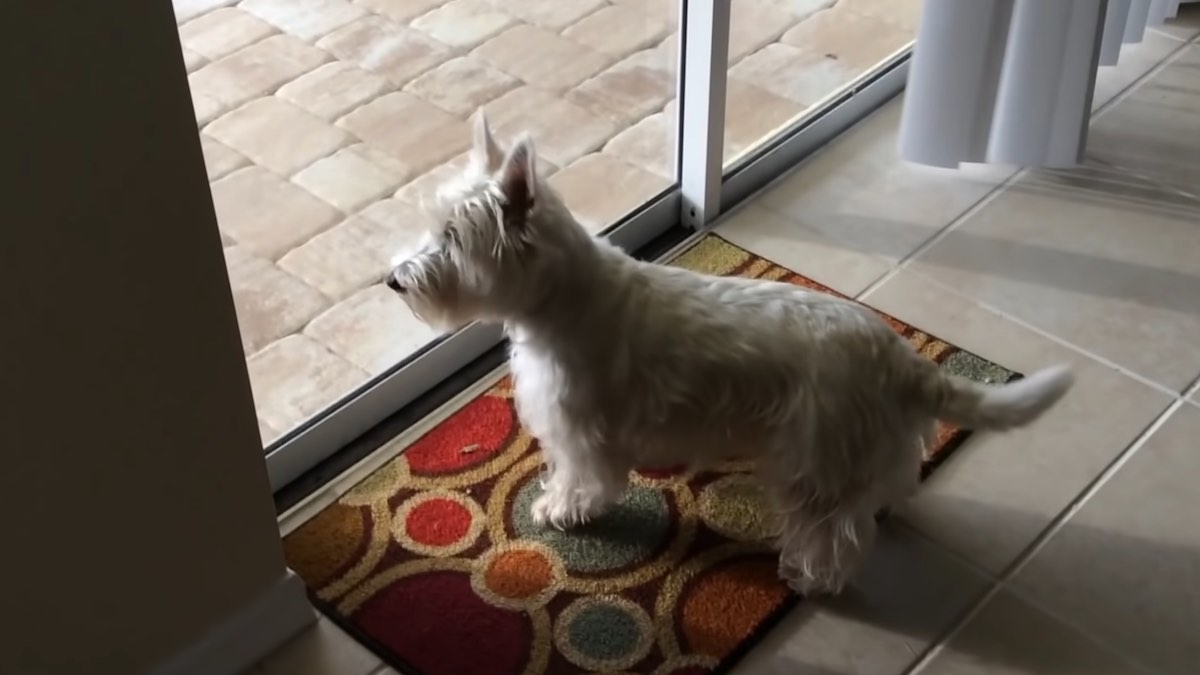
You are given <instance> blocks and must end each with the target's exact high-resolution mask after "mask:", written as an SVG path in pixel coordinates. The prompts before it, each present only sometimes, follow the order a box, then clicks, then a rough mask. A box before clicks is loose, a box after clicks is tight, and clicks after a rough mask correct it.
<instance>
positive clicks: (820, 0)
mask: <svg viewBox="0 0 1200 675" xmlns="http://www.w3.org/2000/svg"><path fill="white" fill-rule="evenodd" d="M732 2H733V8H732V21H731V25H730V33H731V38H730V60H729V62H730V69H729V73H730V81H729V87H728V90H729V104H728V111H727V122H726V148H725V153H726V159H727V160H729V159H732V158H734V157H736V156H737V155H738V154H740V153H741V152H743V151H744V150H746V149H748V148H750V147H752V146H753V145H755V144H756V143H758V142H760V141H761V140H763V139H764V138H765V137H768V136H769V135H770V134H771V133H772V132H773V131H775V130H776V129H778V128H779V127H781V126H783V125H786V124H787V123H789V122H790V121H791V120H793V119H795V117H796V116H797V115H799V114H801V113H803V112H804V111H805V110H806V109H807V108H808V107H809V106H811V105H814V104H816V103H818V102H819V101H820V100H821V99H822V98H823V97H825V96H826V95H828V94H830V93H833V92H835V91H837V90H838V89H839V88H840V87H842V86H843V85H845V84H846V83H848V82H849V81H851V80H853V79H854V78H856V77H858V76H859V75H861V74H862V73H864V72H866V71H867V70H869V69H871V68H872V67H874V66H875V65H876V64H877V63H878V62H879V61H881V60H882V59H884V58H886V57H887V56H888V55H890V54H892V53H893V52H895V51H896V50H898V49H900V48H902V47H904V46H905V45H906V44H907V43H908V42H909V41H911V40H912V38H913V36H914V34H915V29H916V22H917V17H918V14H919V8H920V0H732ZM678 3H679V0H356V1H354V2H351V1H349V0H242V1H241V2H236V1H235V0H174V4H175V11H176V17H177V20H178V22H179V34H180V41H181V43H182V46H183V53H184V57H185V61H186V64H187V69H188V73H189V75H188V81H189V83H190V86H191V90H192V99H193V102H194V105H195V110H196V121H197V123H198V126H199V128H200V138H201V142H202V145H203V149H204V156H205V160H206V164H207V167H208V178H209V180H210V181H211V184H212V194H213V201H214V203H215V205H216V210H217V218H218V222H219V224H220V228H221V238H222V242H223V243H224V246H225V257H226V263H227V265H228V268H229V275H230V279H231V281H232V285H233V292H234V300H235V303H236V305H237V311H238V319H239V322H240V325H241V332H242V344H243V347H244V349H245V352H246V357H247V362H248V364H249V370H250V376H251V381H252V384H253V388H254V396H255V400H256V404H257V409H258V418H259V427H260V429H261V432H262V436H263V442H264V443H270V442H271V441H272V440H273V439H275V438H277V437H278V436H279V435H280V434H281V433H284V432H286V431H288V430H289V429H291V428H293V427H294V426H296V425H297V424H300V423H302V422H304V421H305V420H306V419H308V418H309V417H310V416H312V415H313V414H315V413H317V412H319V411H320V410H322V409H323V408H325V407H326V406H328V405H330V404H331V403H333V402H334V401H336V400H337V399H339V398H340V397H342V396H343V395H345V394H346V393H349V392H350V391H351V390H352V389H354V388H355V387H357V386H359V385H360V384H362V383H363V382H365V381H366V380H367V379H368V378H369V377H371V376H372V375H375V374H378V373H380V372H382V371H384V370H386V369H387V368H388V367H390V366H392V365H393V364H395V363H396V362H398V361H400V360H401V359H403V358H404V357H405V356H407V355H408V354H410V353H412V352H413V351H414V350H415V349H417V348H419V347H420V346H421V345H423V344H425V343H426V342H427V341H428V340H429V339H431V338H432V337H434V335H433V334H432V333H431V332H430V331H429V330H428V329H427V328H425V327H424V326H423V325H421V324H420V323H419V322H417V321H416V320H415V319H414V318H413V317H412V316H411V314H410V313H409V312H408V311H407V309H406V308H405V307H404V305H403V303H401V302H399V301H398V300H396V299H395V298H393V297H392V295H391V294H390V293H389V292H387V291H386V289H383V288H382V287H381V285H380V284H379V283H378V282H379V280H380V279H381V278H382V275H383V272H384V271H385V269H386V265H387V262H388V259H389V258H390V256H391V254H392V253H393V252H394V251H395V250H396V249H397V248H399V247H401V246H403V245H405V244H406V243H407V242H409V241H411V239H412V238H413V237H414V236H416V235H417V234H418V233H419V232H420V231H421V230H422V228H423V227H425V225H426V224H427V219H428V218H429V216H428V215H426V213H425V212H424V211H423V210H422V204H423V203H427V200H429V199H430V198H431V196H432V190H433V186H435V185H436V183H437V182H438V181H439V180H440V179H441V178H443V177H445V176H446V175H447V174H448V173H451V172H453V171H454V170H456V168H457V167H458V166H459V165H460V164H461V162H462V160H463V154H464V152H465V151H466V149H467V145H468V143H469V140H470V127H469V121H468V120H469V117H470V116H471V115H472V114H473V113H474V112H475V111H476V109H478V108H481V107H482V108H483V109H485V110H486V111H487V114H488V117H489V119H490V120H491V122H492V124H493V126H494V127H495V128H496V130H497V132H498V135H499V136H500V137H501V138H502V139H508V138H511V137H512V136H514V135H516V134H518V133H520V132H522V131H529V132H531V133H533V134H534V136H535V138H536V140H537V143H538V149H539V153H540V154H541V167H542V169H543V171H544V173H545V174H547V175H548V176H549V180H550V182H551V183H553V184H554V185H555V186H556V188H557V189H559V190H560V191H561V192H562V193H563V195H564V197H565V199H566V200H567V202H568V204H569V205H570V206H571V208H572V209H573V210H574V211H575V213H576V215H577V216H578V217H579V219H580V220H581V221H582V222H583V223H584V224H585V225H586V226H588V227H589V228H592V229H594V230H600V229H603V228H604V227H606V226H608V225H609V224H610V223H612V222H614V221H615V220H617V219H618V218H620V217H621V216H623V215H624V214H626V213H627V212H629V211H630V210H631V209H633V208H635V207H637V206H639V205H640V204H642V203H643V202H645V201H646V200H647V199H649V198H651V197H653V196H654V195H656V194H658V193H659V192H660V191H662V190H663V189H664V188H666V187H668V186H669V185H670V184H671V182H672V176H671V174H672V169H671V167H672V163H673V157H672V154H673V152H674V144H675V138H674V119H675V110H676V108H675V102H674V100H673V99H674V95H675V73H676V49H677V42H676V36H675V32H676V30H677V11H678V9H677V8H678ZM597 185H603V186H604V189H602V190H597V189H596V186H597Z"/></svg>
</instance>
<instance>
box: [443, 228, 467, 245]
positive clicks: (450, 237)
mask: <svg viewBox="0 0 1200 675" xmlns="http://www.w3.org/2000/svg"><path fill="white" fill-rule="evenodd" d="M442 236H443V237H444V238H445V240H446V243H448V244H450V245H452V246H459V245H461V244H462V238H461V237H460V236H459V234H458V230H456V229H454V226H452V225H447V226H446V229H445V230H443V231H442Z"/></svg>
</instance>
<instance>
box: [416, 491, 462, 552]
mask: <svg viewBox="0 0 1200 675" xmlns="http://www.w3.org/2000/svg"><path fill="white" fill-rule="evenodd" d="M470 530H471V512H470V511H468V510H467V507H465V506H463V505H462V504H459V503H458V502H456V501H454V500H451V499H445V498H441V497H435V498H433V499H430V500H428V501H426V502H422V503H420V504H417V505H416V506H415V507H413V509H412V510H411V511H409V512H408V517H407V518H405V519H404V531H405V532H406V533H407V534H408V536H409V537H410V538H411V539H412V540H413V541H415V542H417V543H418V544H422V545H424V546H449V545H451V544H454V543H457V542H458V541H461V540H462V538H463V537H465V536H467V533H468V532H470Z"/></svg>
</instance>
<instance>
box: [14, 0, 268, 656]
mask: <svg viewBox="0 0 1200 675" xmlns="http://www.w3.org/2000/svg"><path fill="white" fill-rule="evenodd" d="M0 25H3V26H4V28H5V39H4V46H3V48H2V49H3V50H4V52H5V53H4V57H5V58H4V63H5V64H6V66H5V75H4V80H5V81H4V83H3V90H4V94H3V97H2V99H0V120H2V121H3V126H2V127H0V132H2V133H3V137H2V138H3V157H4V164H5V166H6V169H5V170H4V172H3V173H2V174H0V186H2V187H0V189H2V190H3V192H2V195H3V201H2V208H3V217H2V220H0V266H2V267H0V269H2V270H3V275H4V277H3V278H4V284H3V292H2V293H0V297H2V298H3V300H2V301H0V310H2V312H0V335H2V336H3V337H2V339H3V344H2V345H0V353H2V354H3V358H4V366H3V369H2V370H0V387H2V391H3V398H2V399H0V404H2V407H0V409H2V410H3V420H2V424H0V452H2V463H0V537H2V539H0V542H2V543H0V583H2V584H3V586H2V587H0V616H2V617H3V619H2V622H3V624H4V626H3V628H0V673H5V674H7V673H13V674H20V675H40V674H42V673H53V674H54V675H72V674H74V673H88V674H103V675H108V674H112V675H133V674H136V673H142V672H146V671H147V670H148V669H150V668H151V667H152V666H154V665H156V664H158V663H160V662H161V661H162V660H163V659H165V658H167V657H169V656H170V655H171V654H173V653H174V652H176V651H177V650H179V649H181V648H182V647H184V646H185V645H187V644H188V643H190V642H191V641H193V640H194V639H197V638H198V637H200V636H201V635H202V634H203V633H204V632H205V631H206V630H207V629H208V628H210V627H212V626H213V625H214V623H216V622H218V621H219V620H221V619H222V618H223V617H224V616H225V615H227V614H228V613H229V612H230V611H231V610H232V609H234V608H236V607H238V606H239V605H241V604H242V603H244V602H245V601H247V600H248V599H250V598H252V597H254V596H255V595H256V594H257V593H258V592H259V591H260V590H262V589H263V588H265V587H266V586H268V585H269V584H270V583H271V582H273V581H275V580H276V579H278V578H279V577H280V575H282V573H283V560H282V556H281V551H280V546H279V542H278V533H277V529H276V525H275V520H274V512H273V509H272V505H271V502H270V495H269V487H268V483H267V476H266V470H265V467H264V463H263V459H262V455H261V450H260V449H259V442H258V431H257V426H256V422H255V418H254V412H253V405H252V402H251V395H250V388H249V381H248V378H247V375H246V369H245V365H244V362H243V361H242V358H241V346H240V341H239V338H238V332H237V327H236V324H235V316H234V310H233V305H232V299H231V295H230V290H229V284H228V280H227V278H226V276H225V267H224V263H223V260H222V254H221V245H220V242H219V238H218V233H217V228H216V224H215V218H214V214H213V208H212V204H211V201H210V197H209V192H208V183H207V180H206V176H205V171H204V166H203V160H202V157H201V154H200V147H199V142H198V140H197V136H196V125H195V122H194V119H193V116H192V109H191V101H190V98H189V95H188V91H187V84H186V80H185V74H184V67H183V63H182V59H181V56H180V53H179V45H178V41H177V37H176V32H175V22H174V18H173V15H172V10H171V5H170V2H169V0H126V1H124V2H62V1H56V0H47V1H44V2H7V3H4V4H3V9H0Z"/></svg>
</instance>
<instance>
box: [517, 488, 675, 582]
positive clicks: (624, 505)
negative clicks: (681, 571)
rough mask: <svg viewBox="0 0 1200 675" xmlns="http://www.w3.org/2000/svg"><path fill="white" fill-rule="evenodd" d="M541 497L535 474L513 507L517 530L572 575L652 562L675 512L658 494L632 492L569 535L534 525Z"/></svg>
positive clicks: (661, 546)
mask: <svg viewBox="0 0 1200 675" xmlns="http://www.w3.org/2000/svg"><path fill="white" fill-rule="evenodd" d="M541 494H542V487H541V485H540V484H539V483H538V475H537V474H536V473H533V474H530V476H529V477H528V478H527V479H526V480H525V482H524V484H522V485H521V487H520V489H518V490H517V492H516V495H515V496H514V498H513V500H512V503H511V506H510V508H511V509H512V511H511V518H512V520H511V522H512V526H513V529H514V530H515V531H516V533H517V536H519V537H521V538H523V539H532V540H534V541H538V542H541V543H543V544H545V545H546V546H548V547H550V549H552V550H553V551H554V552H555V553H557V554H558V555H559V557H561V558H562V561H563V566H564V567H565V568H566V569H567V570H569V571H571V572H583V573H585V574H587V573H591V574H597V573H602V572H609V571H614V570H620V569H622V568H625V567H629V566H632V565H636V564H638V563H641V562H643V561H646V560H649V559H650V558H651V557H653V556H654V554H655V553H657V552H659V551H661V550H662V548H663V544H664V543H665V540H666V538H667V537H668V535H669V534H670V532H671V506H670V504H669V503H668V501H667V497H666V495H664V494H663V493H662V491H660V490H656V489H654V488H650V487H645V486H641V485H631V486H629V488H627V489H626V491H625V495H624V497H622V498H621V501H620V502H618V503H617V504H615V505H613V506H612V507H610V508H609V509H608V511H607V512H606V513H605V514H604V515H602V516H600V517H599V518H596V519H595V520H593V521H591V522H589V523H587V524H586V525H580V526H577V527H573V528H571V529H570V530H569V531H567V532H563V531H560V530H557V529H555V528H553V527H538V526H537V525H534V524H533V518H532V516H531V515H530V507H531V506H532V505H533V500H534V499H536V498H537V497H538V496H540V495H541Z"/></svg>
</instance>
